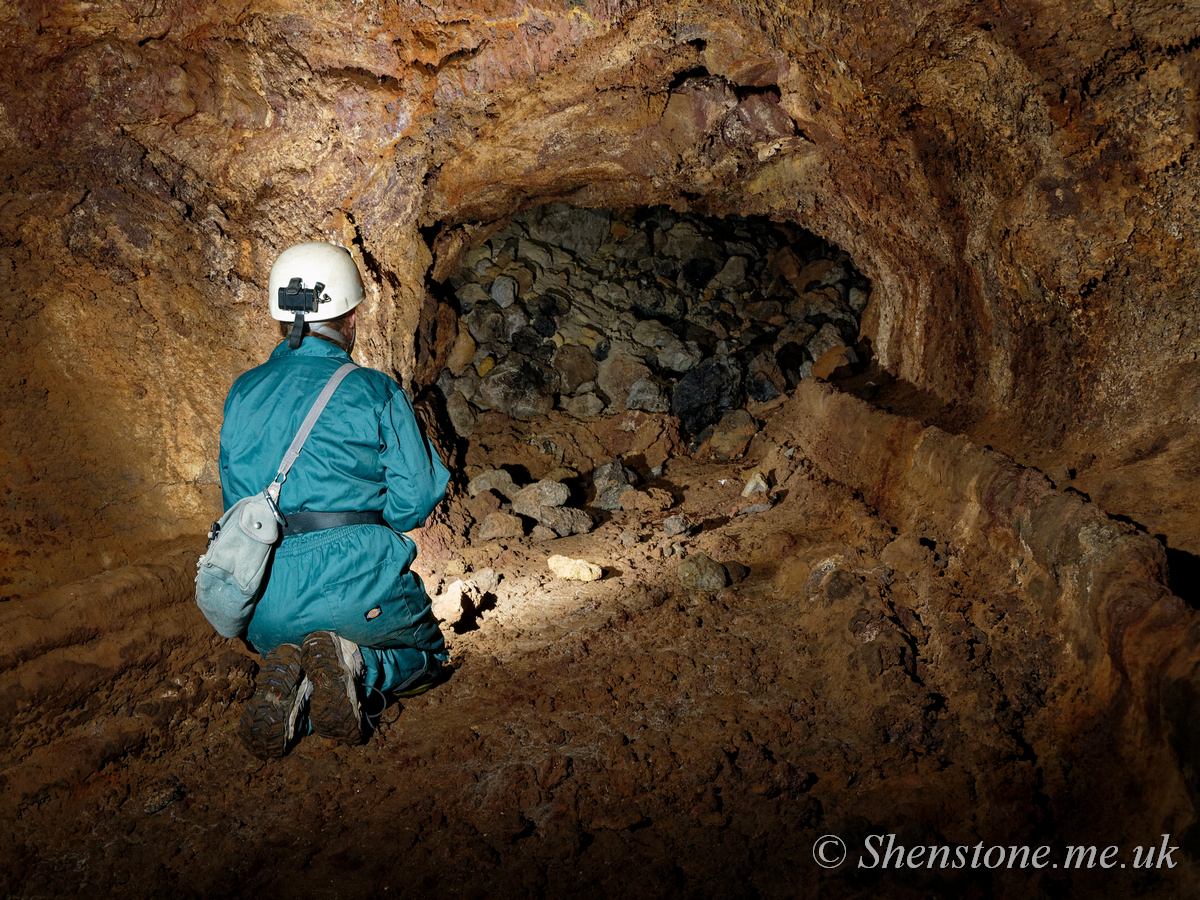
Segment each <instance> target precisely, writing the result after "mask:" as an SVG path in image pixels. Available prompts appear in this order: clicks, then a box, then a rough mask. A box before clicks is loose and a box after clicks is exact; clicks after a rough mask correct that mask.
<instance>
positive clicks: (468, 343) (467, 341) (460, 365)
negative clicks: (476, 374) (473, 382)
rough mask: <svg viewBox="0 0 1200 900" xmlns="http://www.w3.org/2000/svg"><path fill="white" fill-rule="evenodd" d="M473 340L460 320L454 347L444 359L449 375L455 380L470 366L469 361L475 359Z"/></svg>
mask: <svg viewBox="0 0 1200 900" xmlns="http://www.w3.org/2000/svg"><path fill="white" fill-rule="evenodd" d="M475 349H476V348H475V339H474V338H473V337H471V332H469V331H468V330H467V326H466V323H465V322H464V321H462V320H460V321H459V324H458V337H457V338H456V339H455V341H454V346H453V347H452V348H451V349H450V355H449V356H447V357H446V368H447V369H449V370H450V372H451V374H452V375H454V377H455V378H457V377H458V376H459V375H461V374H462V373H463V370H465V369H466V368H467V366H469V365H470V364H471V360H472V359H474V358H475Z"/></svg>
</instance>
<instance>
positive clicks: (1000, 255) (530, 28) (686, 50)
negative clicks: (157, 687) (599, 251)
mask: <svg viewBox="0 0 1200 900" xmlns="http://www.w3.org/2000/svg"><path fill="white" fill-rule="evenodd" d="M0 17H2V18H0V44H2V45H3V47H4V49H5V51H6V52H5V56H6V58H7V59H8V60H9V61H10V67H11V68H10V71H11V72H12V75H11V76H10V78H9V79H6V80H5V82H4V84H3V85H0V136H2V137H0V153H2V154H3V169H2V170H3V172H4V186H3V199H2V200H0V255H2V256H3V260H2V261H0V272H3V280H2V281H0V290H2V291H3V293H4V296H3V302H4V308H5V310H6V311H7V314H6V316H5V318H4V326H5V333H6V340H5V342H4V348H5V349H4V353H5V357H6V358H5V365H4V367H3V375H2V377H3V388H2V390H3V401H2V407H3V409H4V415H5V428H4V441H3V444H0V472H2V473H3V474H2V475H0V478H2V479H3V485H2V488H0V496H2V497H3V506H2V507H0V559H2V560H3V563H2V565H0V582H3V583H0V595H3V596H13V597H17V596H23V595H28V594H31V593H34V592H37V591H38V590H41V589H43V588H45V587H47V586H49V585H50V584H54V583H61V581H62V580H64V579H67V578H73V577H78V576H79V575H82V574H86V573H88V572H91V571H95V570H97V569H100V568H110V567H113V566H116V565H119V564H121V563H123V562H125V561H127V560H129V559H131V558H134V557H136V555H137V554H138V553H139V552H141V551H143V550H145V549H146V548H147V547H148V546H150V545H152V544H154V543H155V542H157V541H161V540H167V539H170V538H173V537H175V536H177V535H179V534H187V533H192V532H195V531H199V530H201V529H202V527H203V525H204V524H205V523H206V522H207V521H208V520H209V519H210V518H211V517H212V514H213V511H214V510H215V508H216V506H217V504H218V497H219V492H218V487H217V479H216V472H215V467H214V460H215V456H216V440H217V431H218V429H219V425H220V418H221V409H220V406H221V401H222V399H223V397H224V394H225V391H226V390H227V388H228V385H229V384H230V383H231V382H232V380H233V378H235V377H236V376H237V374H239V373H240V372H241V371H243V370H244V369H245V368H247V367H248V366H250V365H252V364H254V363H255V362H257V361H258V360H260V359H261V358H262V357H264V356H265V355H266V353H267V352H268V351H269V348H270V346H271V345H272V344H273V342H274V326H273V323H271V322H270V321H269V320H268V319H266V317H265V316H263V315H262V313H261V300H262V290H263V288H264V286H265V283H266V276H267V271H268V269H269V266H270V263H271V261H272V259H273V257H274V256H275V254H277V253H278V252H279V251H280V250H282V249H283V248H284V247H286V246H288V245H289V244H291V243H293V242H295V241H298V240H305V239H331V240H336V241H339V242H341V243H344V244H346V245H347V246H351V247H352V248H353V250H354V252H355V254H356V255H357V257H358V258H359V260H360V262H361V264H362V267H363V269H364V272H365V273H366V275H367V276H368V280H369V282H370V285H369V298H370V304H369V307H368V310H369V312H368V315H367V317H366V318H367V322H366V327H365V328H364V329H363V330H364V334H363V336H362V339H360V346H361V347H362V348H363V350H362V351H361V352H360V354H359V356H360V361H363V362H365V363H367V364H370V365H375V366H377V367H381V368H386V369H389V370H392V371H394V372H396V373H397V375H398V376H399V377H400V378H401V380H402V381H403V382H405V383H406V384H409V385H410V386H415V385H413V379H416V378H422V377H424V376H425V375H426V373H427V372H428V371H430V370H431V369H433V368H435V365H434V363H430V365H419V363H420V362H421V361H420V360H419V359H418V347H417V343H418V342H417V341H416V340H414V335H416V334H418V332H420V333H422V334H423V335H424V336H425V337H426V339H427V340H426V343H427V344H428V345H429V347H430V348H432V349H431V350H427V352H431V353H433V354H434V355H436V353H437V352H438V347H439V346H441V345H444V342H445V341H446V340H447V335H446V331H447V329H446V328H444V327H441V328H439V327H438V324H439V323H445V321H446V316H445V314H444V311H443V313H442V314H441V315H440V316H439V314H438V311H437V310H436V309H435V308H434V307H433V306H432V305H431V303H430V301H429V300H428V297H427V292H426V290H425V278H426V277H427V276H433V277H443V276H444V275H445V274H447V273H448V272H449V271H450V270H451V269H452V267H453V265H454V264H455V262H456V260H457V259H458V257H459V255H460V254H461V253H462V252H463V251H464V250H465V249H467V248H469V247H470V246H471V245H472V244H473V243H475V242H477V241H479V240H481V239H482V238H483V237H485V236H486V234H487V233H488V231H489V229H491V228H494V227H495V226H496V225H497V223H500V222H502V221H503V218H504V217H505V216H507V215H508V214H510V213H512V212H514V211H516V210H518V209H522V208H526V207H529V206H532V205H536V204H538V203H543V202H547V201H551V200H564V201H568V202H572V203H575V204H578V205H583V206H588V205H606V206H611V207H621V206H630V205H642V204H651V203H665V204H674V205H676V206H677V207H682V206H687V207H688V208H691V209H693V210H695V211H697V212H702V213H705V214H710V215H722V214H729V213H754V214H763V215H770V216H772V217H774V218H776V219H777V220H780V221H790V222H796V223H798V224H800V225H803V226H804V227H806V228H808V229H810V230H812V231H815V232H817V233H818V234H821V235H822V236H824V237H826V238H828V239H829V240H830V241H832V242H834V243H836V244H838V245H840V246H841V247H843V248H844V249H845V250H847V251H849V252H850V253H851V254H852V256H853V257H854V259H855V261H856V262H857V264H858V266H859V268H860V269H861V270H862V271H863V272H864V273H865V274H866V275H868V276H869V277H870V278H871V279H872V282H873V285H874V292H873V296H872V301H871V305H870V306H869V307H868V310H867V315H866V318H865V321H864V337H865V338H867V339H869V340H870V341H871V344H872V347H873V350H874V353H875V355H876V358H877V360H878V361H879V362H880V364H881V365H883V366H884V367H885V368H887V369H888V370H889V371H890V372H891V373H892V374H893V375H895V376H897V377H898V378H901V379H903V380H905V381H907V382H910V383H911V384H912V385H913V386H914V388H915V389H917V390H919V391H920V392H922V393H923V394H924V395H926V396H928V397H929V398H930V399H931V402H932V403H934V404H935V405H940V407H941V408H943V409H949V410H952V411H953V413H952V414H951V415H950V420H951V422H952V424H953V425H954V426H955V427H956V428H957V429H961V430H965V431H968V432H973V433H975V434H976V435H977V436H978V437H979V439H980V440H981V441H983V440H986V441H987V442H989V443H991V444H993V445H994V446H995V447H996V448H997V449H998V450H1001V451H1003V452H1007V453H1009V454H1010V455H1012V456H1014V457H1016V458H1018V459H1020V460H1021V461H1023V462H1027V463H1030V464H1034V465H1038V466H1040V467H1042V468H1043V469H1045V470H1047V471H1051V472H1056V471H1058V470H1061V471H1062V472H1064V473H1066V472H1070V473H1071V474H1070V477H1072V478H1075V477H1078V478H1079V479H1080V484H1081V485H1082V486H1083V487H1085V488H1089V489H1091V490H1092V491H1093V493H1094V495H1098V496H1099V497H1100V498H1101V499H1102V500H1103V501H1106V502H1107V505H1108V507H1109V508H1110V510H1111V511H1114V512H1120V513H1123V514H1126V515H1129V516H1131V517H1133V518H1135V519H1136V520H1138V521H1139V522H1142V523H1143V524H1145V525H1146V526H1147V527H1148V528H1150V529H1152V530H1153V531H1155V532H1160V531H1161V532H1163V533H1165V534H1166V535H1167V536H1168V538H1169V539H1170V541H1172V542H1173V544H1174V546H1177V547H1181V548H1183V549H1185V550H1189V551H1190V552H1197V551H1200V530H1198V529H1197V528H1196V527H1195V525H1194V524H1193V523H1194V521H1196V516H1195V513H1196V512H1197V510H1196V509H1195V504H1194V501H1192V500H1190V499H1188V497H1187V496H1186V495H1185V494H1184V492H1183V491H1182V490H1181V487H1186V485H1188V484H1190V482H1191V480H1194V477H1195V471H1194V467H1195V463H1194V462H1191V460H1194V458H1195V456H1194V454H1191V453H1190V452H1189V451H1190V450H1191V449H1193V448H1194V447H1195V446H1196V444H1197V443H1198V442H1200V438H1198V437H1197V435H1198V434H1200V430H1198V429H1197V427H1196V423H1195V421H1194V413H1193V411H1192V410H1193V404H1192V403H1191V399H1190V398H1192V397H1194V396H1195V395H1196V390H1197V388H1198V387H1200V361H1198V359H1197V353H1198V352H1200V334H1198V330H1200V325H1198V323H1200V317H1197V316H1196V314H1195V312H1194V310H1195V308H1196V305H1197V301H1198V300H1200V297H1198V296H1197V294H1198V290H1197V287H1196V286H1197V284H1198V283H1200V280H1198V277H1197V276H1198V275H1200V255H1198V250H1197V246H1198V240H1197V239H1198V238H1200V228H1198V220H1197V216H1196V213H1195V209H1196V206H1197V204H1196V200H1197V191H1198V187H1197V186H1198V184H1200V180H1198V179H1197V177H1196V173H1195V171H1194V165H1195V164H1194V162H1193V158H1192V157H1193V154H1192V148H1193V145H1194V143H1195V141H1196V136H1197V127H1198V121H1200V114H1198V107H1197V99H1198V98H1197V82H1198V74H1200V53H1198V50H1197V46H1198V41H1200V10H1197V9H1196V8H1195V7H1192V6H1189V5H1177V4H1173V3H1169V2H1150V3H1145V2H1140V3H1134V2H1124V3H1117V2H1114V3H1104V4H1099V3H1096V4H1066V3H1055V2H1033V0H1029V2H1022V0H1013V2H1009V0H1005V2H994V3H967V2H942V3H937V4H915V3H914V4H907V3H900V2H890V3H887V2H874V3H872V2H864V3H851V4H845V3H837V4H835V3H827V2H822V0H812V2H808V3H800V4H795V5H792V6H791V7H790V8H788V9H786V10H785V9H781V8H779V7H778V5H777V4H772V3H736V4H734V3H722V2H714V3H705V4H699V3H665V2H647V3H634V2H624V3H621V2H607V3H605V2H590V0H589V2H578V0H568V2H566V3H562V4H557V5H548V6H545V7H533V6H529V5H525V4H517V3H511V2H492V3H443V4H438V5H433V4H431V5H428V6H426V5H419V4H415V3H407V2H397V3H390V2H389V3H360V2H355V3H335V2H331V0H325V2H321V0H307V2H305V0H292V2H278V0H276V2H269V0H251V2H239V3H236V4H194V3H190V2H185V0H160V2H155V3H151V2H149V0H122V2H112V3H107V4H104V5H102V6H101V5H93V4H85V3H68V4H63V3H50V2H22V3H18V4H17V5H16V6H15V8H10V9H9V10H8V11H6V12H3V13H0ZM781 113H785V114H786V115H781ZM1147 459H1151V460H1153V459H1162V460H1164V461H1165V462H1164V465H1165V468H1163V467H1160V468H1159V469H1153V470H1147V469H1146V468H1145V465H1146V460H1147ZM1164 472H1165V473H1166V476H1167V477H1164V478H1159V477H1148V476H1159V475H1163V473H1164ZM1089 473H1091V474H1089ZM1063 477H1066V476H1065V475H1064V476H1063ZM1089 477H1090V478H1091V479H1092V480H1091V481H1090V482H1089V481H1088V480H1087V479H1088V478H1089Z"/></svg>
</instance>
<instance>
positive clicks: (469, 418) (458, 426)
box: [446, 391, 475, 438]
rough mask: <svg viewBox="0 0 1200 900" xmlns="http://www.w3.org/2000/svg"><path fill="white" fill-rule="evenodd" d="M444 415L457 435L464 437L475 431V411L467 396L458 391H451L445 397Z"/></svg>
mask: <svg viewBox="0 0 1200 900" xmlns="http://www.w3.org/2000/svg"><path fill="white" fill-rule="evenodd" d="M446 415H447V416H448V417H449V419H450V425H451V427H453V428H454V433H455V434H457V435H458V436H459V437H461V438H466V437H470V436H471V435H472V434H474V433H475V413H474V411H473V410H472V409H471V404H470V403H468V402H467V398H466V397H464V396H463V395H462V394H460V393H459V392H458V391H452V392H451V394H450V396H449V397H447V398H446Z"/></svg>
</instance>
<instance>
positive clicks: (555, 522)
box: [538, 506, 595, 537]
mask: <svg viewBox="0 0 1200 900" xmlns="http://www.w3.org/2000/svg"><path fill="white" fill-rule="evenodd" d="M538 524H540V525H543V526H544V527H546V528H549V529H550V530H552V531H553V532H554V533H555V534H556V535H558V536H559V537H570V536H571V535H573V534H587V533H588V532H589V531H591V530H592V526H593V525H595V522H593V521H592V517H591V516H589V515H588V514H587V513H585V512H584V511H583V510H581V509H570V508H567V507H552V506H546V507H543V508H542V511H541V516H540V521H539V523H538Z"/></svg>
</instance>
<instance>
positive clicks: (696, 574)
mask: <svg viewBox="0 0 1200 900" xmlns="http://www.w3.org/2000/svg"><path fill="white" fill-rule="evenodd" d="M676 574H677V575H678V577H679V583H680V584H682V585H683V586H684V587H685V588H686V589H687V590H689V591H698V592H701V593H715V592H716V591H719V590H720V589H721V588H723V587H725V581H726V578H727V575H726V573H725V567H724V566H722V565H721V564H720V563H719V562H717V561H715V560H713V559H711V558H710V557H708V556H705V555H704V554H703V553H694V554H692V555H691V556H689V557H688V558H687V559H685V560H684V561H683V562H681V563H680V564H679V567H678V569H676Z"/></svg>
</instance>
